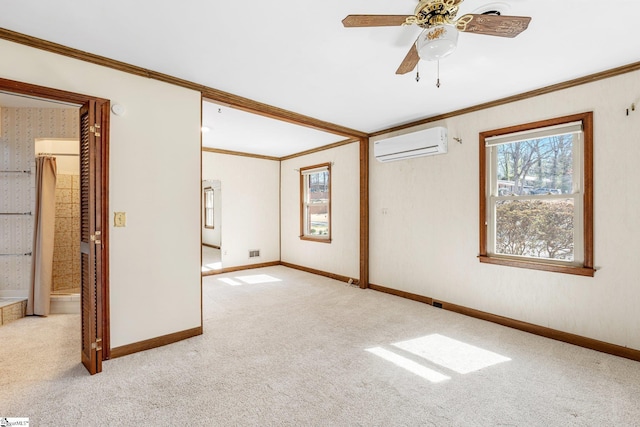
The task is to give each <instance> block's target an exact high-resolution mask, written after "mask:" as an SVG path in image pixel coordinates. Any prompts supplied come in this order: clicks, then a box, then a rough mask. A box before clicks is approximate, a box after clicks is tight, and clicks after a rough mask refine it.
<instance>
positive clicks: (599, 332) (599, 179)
mask: <svg viewBox="0 0 640 427" xmlns="http://www.w3.org/2000/svg"><path fill="white" fill-rule="evenodd" d="M638 97H640V72H635V73H631V74H626V75H623V76H618V77H615V78H611V79H608V80H605V81H599V82H595V83H591V84H588V85H583V86H579V87H575V88H571V89H567V90H564V91H561V92H556V93H552V94H548V95H543V96H539V97H536V98H532V99H528V100H524V101H520V102H517V103H512V104H508V105H503V106H499V107H494V108H490V109H487V110H483V111H479V112H475V113H470V114H466V115H463V116H459V117H453V118H450V119H446V120H443V121H442V122H437V123H433V124H430V125H429V126H437V125H444V126H446V127H448V129H449V137H450V140H449V153H448V154H446V155H441V156H434V157H423V158H419V159H413V160H408V161H402V162H394V163H386V164H380V163H378V162H376V161H375V160H374V159H373V158H372V159H371V169H370V177H371V181H370V207H371V212H370V214H371V242H370V244H371V249H370V251H371V252H370V255H371V258H370V266H371V271H370V280H371V283H375V284H378V285H382V286H387V287H390V288H394V289H399V290H403V291H407V292H411V293H415V294H419V295H424V296H429V297H433V298H437V299H441V300H443V301H447V302H451V303H455V304H459V305H463V306H467V307H471V308H474V309H477V310H482V311H486V312H490V313H494V314H497V315H502V316H506V317H509V318H513V319H517V320H521V321H524V322H530V323H533V324H536V325H541V326H544V327H549V328H553V329H557V330H561V331H565V332H569V333H574V334H578V335H582V336H586V337H590V338H594V339H597V340H602V341H606V342H610V343H614V344H618V345H621V346H628V347H631V348H634V349H640V333H638V331H640V310H638V307H637V306H638V302H640V263H638V260H637V254H638V253H640V221H639V220H638V212H639V211H640V191H638V182H640V167H638V165H639V164H640V111H636V112H632V113H631V114H630V116H626V115H625V111H626V109H627V108H628V107H629V106H630V105H631V103H632V102H634V101H636V102H637V99H638ZM591 110H593V111H594V120H595V124H594V128H595V130H594V132H595V133H594V159H595V163H594V170H595V191H594V193H595V264H596V268H597V269H598V271H597V272H596V274H595V277H594V278H587V277H578V276H572V275H566V274H558V273H550V272H542V271H533V270H526V269H519V268H513V267H506V266H497V265H490V264H480V263H479V262H478V260H477V258H476V257H477V254H478V245H479V244H478V233H479V230H478V228H479V227H478V197H479V195H478V193H479V190H478V188H479V187H478V185H479V184H478V161H479V160H478V145H479V142H478V133H479V132H481V131H485V130H491V129H497V128H502V127H506V126H511V125H516V124H522V123H528V122H532V121H538V120H543V119H548V118H553V117H559V116H564V115H569V114H574V113H579V112H584V111H591ZM453 137H460V138H462V139H463V143H462V144H458V143H457V142H455V141H453V139H452V138H453ZM373 142H374V139H372V141H371V143H372V144H373ZM383 209H387V212H388V213H387V214H386V215H383Z"/></svg>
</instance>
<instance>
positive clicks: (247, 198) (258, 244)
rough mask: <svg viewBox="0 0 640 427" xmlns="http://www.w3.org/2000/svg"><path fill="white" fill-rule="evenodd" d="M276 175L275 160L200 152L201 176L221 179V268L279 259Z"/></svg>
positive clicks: (278, 193)
mask: <svg viewBox="0 0 640 427" xmlns="http://www.w3.org/2000/svg"><path fill="white" fill-rule="evenodd" d="M279 177H280V162H279V161H277V160H268V159H259V158H254V157H244V156H236V155H230V154H220V153H211V152H207V151H204V152H203V153H202V179H204V180H219V181H220V188H221V190H220V193H221V201H220V209H219V211H218V212H215V213H214V216H218V217H219V218H220V246H221V248H220V249H221V251H220V252H221V258H222V267H223V268H229V267H239V266H249V265H252V264H262V263H266V262H276V261H280V209H279V200H280V187H279V179H280V178H279ZM252 250H260V256H259V257H254V258H249V251H252Z"/></svg>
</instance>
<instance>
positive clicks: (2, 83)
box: [0, 28, 109, 108]
mask: <svg viewBox="0 0 640 427" xmlns="http://www.w3.org/2000/svg"><path fill="white" fill-rule="evenodd" d="M1 32H2V29H1V28H0V34H1ZM0 38H2V37H1V36H0ZM0 89H1V90H3V91H6V92H13V93H20V94H23V95H28V96H33V97H36V98H44V99H50V100H52V101H64V102H68V103H71V104H77V107H78V108H80V106H81V105H82V104H84V103H85V102H87V100H88V99H92V100H94V101H96V103H98V104H101V103H105V102H107V103H108V102H109V100H108V99H104V98H96V97H94V96H89V95H83V94H79V93H75V92H68V91H66V90H59V89H53V88H49V87H44V86H38V85H34V84H30V83H24V82H19V81H15V80H9V79H3V78H1V77H0ZM69 108H73V107H72V106H69Z"/></svg>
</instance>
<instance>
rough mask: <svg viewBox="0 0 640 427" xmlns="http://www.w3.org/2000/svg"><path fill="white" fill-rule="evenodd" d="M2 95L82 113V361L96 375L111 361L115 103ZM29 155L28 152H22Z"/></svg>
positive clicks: (55, 93) (43, 92)
mask: <svg viewBox="0 0 640 427" xmlns="http://www.w3.org/2000/svg"><path fill="white" fill-rule="evenodd" d="M0 93H4V94H8V95H12V96H20V97H24V98H27V99H35V100H40V101H50V102H56V103H66V104H67V105H69V106H70V108H75V109H76V114H78V124H79V135H78V136H79V140H80V143H79V145H80V150H79V151H80V155H79V160H80V162H79V163H80V173H79V189H78V192H79V195H80V218H79V221H78V225H79V232H78V237H79V239H80V256H79V258H80V266H79V270H80V275H79V276H80V299H81V307H82V309H81V313H82V314H81V319H82V321H81V330H82V345H81V360H82V363H83V364H84V365H85V367H86V368H87V370H88V371H89V372H90V373H91V374H95V373H98V372H101V370H102V361H103V360H106V359H108V358H109V352H110V344H109V307H108V301H109V299H108V294H109V286H108V283H109V274H108V273H109V268H108V267H109V263H108V262H109V256H108V253H109V252H108V244H109V235H108V230H109V228H108V216H107V212H108V178H109V176H108V152H109V151H108V142H109V141H108V139H109V138H108V133H109V132H108V130H109V101H108V100H106V99H101V98H95V97H90V96H87V95H82V94H77V93H72V92H66V91H60V90H57V89H51V88H46V87H42V86H36V85H31V84H27V83H22V82H16V81H12V80H7V79H0ZM22 149H24V147H23V148H22Z"/></svg>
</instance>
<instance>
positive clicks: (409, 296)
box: [369, 283, 433, 305]
mask: <svg viewBox="0 0 640 427" xmlns="http://www.w3.org/2000/svg"><path fill="white" fill-rule="evenodd" d="M369 289H373V290H374V291H379V292H384V293H385V294H391V295H395V296H398V297H402V298H407V299H410V300H413V301H418V302H422V303H425V304H428V305H432V304H433V298H429V297H424V296H422V295H418V294H412V293H411V292H405V291H401V290H398V289H392V288H387V287H384V286H380V285H375V284H373V283H369Z"/></svg>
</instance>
